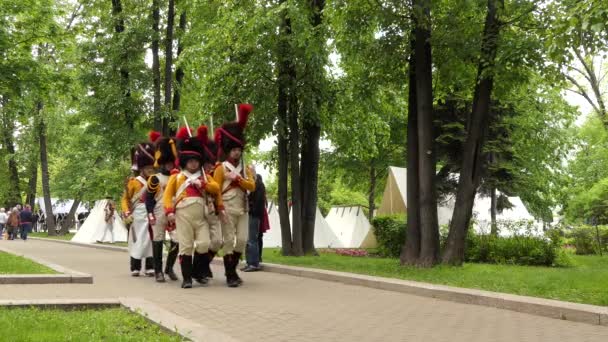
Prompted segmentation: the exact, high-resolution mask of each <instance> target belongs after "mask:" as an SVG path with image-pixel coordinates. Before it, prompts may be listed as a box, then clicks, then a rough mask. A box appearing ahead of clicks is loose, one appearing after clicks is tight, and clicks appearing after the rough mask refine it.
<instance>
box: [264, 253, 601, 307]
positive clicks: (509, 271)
mask: <svg viewBox="0 0 608 342" xmlns="http://www.w3.org/2000/svg"><path fill="white" fill-rule="evenodd" d="M571 257H572V264H573V265H572V266H571V267H563V268H562V267H560V268H551V267H530V266H511V265H490V264H465V265H464V266H463V267H449V266H437V267H434V268H432V269H419V268H414V267H401V266H399V261H398V260H395V259H385V258H372V257H350V256H341V255H336V254H333V253H321V256H319V257H313V256H306V257H299V258H295V257H283V256H281V255H280V253H279V251H278V250H277V249H264V253H263V260H264V262H269V263H277V264H284V265H293V266H302V267H312V268H321V269H326V270H333V271H343V272H352V273H359V274H367V275H373V276H380V277H389V278H399V279H407V280H415V281H422V282H427V283H434V284H443V285H450V286H457V287H466V288H475V289H482V290H488V291H495V292H505V293H513V294H518V295H525V296H534V297H543V298H550V299H558V300H564V301H569V302H576V303H585V304H595V305H603V306H607V305H608V257H607V256H604V257H600V256H578V255H572V256H571Z"/></svg>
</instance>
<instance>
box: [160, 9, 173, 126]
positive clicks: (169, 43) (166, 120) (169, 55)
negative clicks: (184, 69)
mask: <svg viewBox="0 0 608 342" xmlns="http://www.w3.org/2000/svg"><path fill="white" fill-rule="evenodd" d="M174 20H175V0H169V9H168V11H167V36H166V37H165V110H166V111H167V115H165V116H163V120H162V121H163V124H162V126H163V129H162V133H163V135H165V136H167V135H169V133H170V132H169V124H170V123H171V122H172V121H173V113H172V111H171V85H172V81H173V71H172V68H173V22H174Z"/></svg>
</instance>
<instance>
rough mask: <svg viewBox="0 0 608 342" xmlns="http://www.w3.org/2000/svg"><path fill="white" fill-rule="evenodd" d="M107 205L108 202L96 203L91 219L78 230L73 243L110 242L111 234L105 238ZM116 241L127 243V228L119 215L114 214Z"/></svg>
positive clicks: (90, 215) (100, 201)
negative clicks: (105, 210)
mask: <svg viewBox="0 0 608 342" xmlns="http://www.w3.org/2000/svg"><path fill="white" fill-rule="evenodd" d="M106 203H107V200H99V201H97V202H95V206H94V207H93V210H91V214H89V217H87V219H86V220H85V221H84V223H83V224H82V226H81V227H80V229H78V232H76V235H74V237H73V238H72V241H74V242H81V243H96V242H97V241H102V242H110V234H109V233H108V234H106V235H105V237H104V233H105V226H106V222H105V212H104V208H105V207H106ZM114 241H115V242H118V241H122V242H126V241H127V228H126V227H125V224H124V222H122V219H121V218H120V216H119V215H118V213H115V214H114Z"/></svg>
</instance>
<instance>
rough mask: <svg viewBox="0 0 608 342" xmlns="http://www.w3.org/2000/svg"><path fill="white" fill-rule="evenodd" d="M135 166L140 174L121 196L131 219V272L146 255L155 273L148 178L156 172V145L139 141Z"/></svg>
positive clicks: (137, 269) (135, 271) (136, 271)
mask: <svg viewBox="0 0 608 342" xmlns="http://www.w3.org/2000/svg"><path fill="white" fill-rule="evenodd" d="M132 159H133V166H134V167H136V168H137V171H136V172H137V173H138V176H136V177H131V178H130V179H129V180H128V183H127V185H126V189H125V193H124V194H123V197H122V200H121V208H122V212H123V215H124V217H125V221H127V222H129V221H131V222H132V223H131V227H130V229H129V237H128V242H129V254H130V256H131V275H132V276H134V277H137V276H139V273H140V271H141V259H144V258H145V259H146V275H147V276H153V275H154V269H153V267H154V266H153V261H152V238H151V236H150V230H149V222H148V214H147V211H146V204H145V200H146V196H145V195H146V188H147V187H146V185H147V179H148V177H150V176H151V175H152V174H153V173H154V166H153V165H154V147H153V146H152V144H150V143H141V144H137V146H136V147H135V149H134V151H133V154H132Z"/></svg>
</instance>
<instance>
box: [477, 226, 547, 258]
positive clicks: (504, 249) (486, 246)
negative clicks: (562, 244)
mask: <svg viewBox="0 0 608 342" xmlns="http://www.w3.org/2000/svg"><path fill="white" fill-rule="evenodd" d="M557 251H558V248H557V246H556V245H555V243H554V242H553V241H552V240H550V239H547V238H543V237H536V236H522V235H514V236H509V237H500V236H492V235H478V234H475V233H474V232H472V231H469V234H468V236H467V241H466V249H465V261H467V262H480V263H491V264H511V265H528V266H553V265H555V264H556V258H557Z"/></svg>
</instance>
